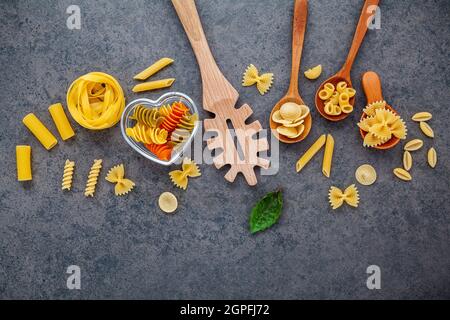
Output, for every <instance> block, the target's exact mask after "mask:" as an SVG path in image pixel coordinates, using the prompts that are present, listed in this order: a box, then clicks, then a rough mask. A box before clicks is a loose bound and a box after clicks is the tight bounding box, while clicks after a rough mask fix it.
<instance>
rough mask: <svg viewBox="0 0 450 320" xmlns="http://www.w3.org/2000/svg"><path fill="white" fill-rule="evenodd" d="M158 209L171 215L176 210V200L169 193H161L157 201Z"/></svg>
mask: <svg viewBox="0 0 450 320" xmlns="http://www.w3.org/2000/svg"><path fill="white" fill-rule="evenodd" d="M158 205H159V208H160V209H161V210H162V211H164V212H165V213H172V212H174V211H175V210H177V208H178V200H177V198H176V197H175V195H174V194H173V193H171V192H163V193H161V195H160V196H159V199H158Z"/></svg>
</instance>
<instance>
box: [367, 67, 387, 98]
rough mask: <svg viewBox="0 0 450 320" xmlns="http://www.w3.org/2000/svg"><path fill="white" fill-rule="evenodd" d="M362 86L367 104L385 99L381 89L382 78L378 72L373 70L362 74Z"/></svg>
mask: <svg viewBox="0 0 450 320" xmlns="http://www.w3.org/2000/svg"><path fill="white" fill-rule="evenodd" d="M362 86H363V89H364V93H365V94H366V98H367V104H370V103H373V102H375V101H380V100H384V99H383V93H382V91H381V80H380V77H379V76H378V74H376V73H375V72H373V71H367V72H366V73H364V74H363V76H362Z"/></svg>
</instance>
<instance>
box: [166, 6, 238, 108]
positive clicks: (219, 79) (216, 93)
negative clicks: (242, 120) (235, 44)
mask: <svg viewBox="0 0 450 320" xmlns="http://www.w3.org/2000/svg"><path fill="white" fill-rule="evenodd" d="M172 3H173V6H174V7H175V11H176V12H177V14H178V17H179V18H180V21H181V24H182V25H183V28H184V30H185V31H186V34H187V36H188V38H189V41H190V43H191V46H192V49H193V50H194V54H195V57H196V58H197V62H198V65H199V67H200V73H201V76H202V83H203V108H204V109H205V110H207V111H211V112H216V111H217V109H218V106H217V103H218V102H221V101H229V105H230V106H229V107H230V108H233V107H234V104H235V103H236V101H237V99H238V97H239V94H238V93H237V91H236V89H234V88H233V87H232V86H231V84H230V83H229V82H228V81H227V79H225V77H224V76H223V74H222V72H220V70H219V67H218V66H217V64H216V61H215V60H214V57H213V55H212V53H211V49H210V48H209V45H208V42H207V40H206V37H205V33H204V32H203V28H202V24H201V22H200V17H199V15H198V12H197V8H196V7H195V2H194V0H172Z"/></svg>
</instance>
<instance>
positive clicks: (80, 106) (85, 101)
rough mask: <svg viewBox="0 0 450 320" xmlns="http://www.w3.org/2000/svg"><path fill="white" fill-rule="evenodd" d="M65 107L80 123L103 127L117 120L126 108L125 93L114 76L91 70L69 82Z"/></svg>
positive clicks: (108, 126)
mask: <svg viewBox="0 0 450 320" xmlns="http://www.w3.org/2000/svg"><path fill="white" fill-rule="evenodd" d="M67 107H68V109H69V112H70V114H71V115H72V118H73V119H74V120H75V121H76V122H78V124H80V125H81V126H83V127H85V128H87V129H90V130H103V129H107V128H111V127H112V126H114V125H115V124H116V123H117V122H119V120H120V116H121V115H122V112H123V110H124V108H125V96H124V94H123V90H122V87H121V86H120V84H119V82H118V81H117V80H116V79H115V78H114V77H112V76H110V75H109V74H106V73H103V72H91V73H88V74H85V75H83V76H81V77H79V78H78V79H76V80H75V81H74V82H73V83H72V85H71V86H70V88H69V90H68V92H67Z"/></svg>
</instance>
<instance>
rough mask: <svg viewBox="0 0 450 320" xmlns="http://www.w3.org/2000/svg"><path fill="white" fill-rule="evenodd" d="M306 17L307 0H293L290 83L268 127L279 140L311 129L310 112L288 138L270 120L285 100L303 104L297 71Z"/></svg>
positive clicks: (298, 138)
mask: <svg viewBox="0 0 450 320" xmlns="http://www.w3.org/2000/svg"><path fill="white" fill-rule="evenodd" d="M307 17H308V1H307V0H295V4H294V19H293V24H292V68H291V83H290V85H289V89H288V92H287V93H286V95H285V96H284V97H283V98H281V99H280V101H278V102H277V104H276V105H275V106H274V107H273V109H272V112H271V113H270V128H271V129H272V134H273V135H274V136H275V137H276V138H277V139H278V140H280V141H281V142H284V143H296V142H299V141H302V140H303V139H305V138H306V137H307V136H308V134H309V132H310V131H311V125H312V117H311V112H310V113H309V114H308V116H307V117H306V118H305V121H304V122H303V125H304V126H305V129H304V130H303V132H302V134H301V135H300V136H298V137H296V138H293V139H292V138H288V137H286V136H283V135H280V134H279V133H278V132H277V130H276V128H277V127H278V126H279V125H280V124H279V123H276V122H274V121H273V120H272V116H273V114H274V113H275V111H277V110H280V108H281V106H282V105H283V104H285V103H287V102H293V103H296V104H299V105H304V104H305V103H304V102H303V99H302V98H301V97H300V94H299V92H298V73H299V70H300V60H301V58H302V50H303V42H304V40H305V31H306V21H307Z"/></svg>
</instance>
